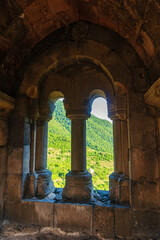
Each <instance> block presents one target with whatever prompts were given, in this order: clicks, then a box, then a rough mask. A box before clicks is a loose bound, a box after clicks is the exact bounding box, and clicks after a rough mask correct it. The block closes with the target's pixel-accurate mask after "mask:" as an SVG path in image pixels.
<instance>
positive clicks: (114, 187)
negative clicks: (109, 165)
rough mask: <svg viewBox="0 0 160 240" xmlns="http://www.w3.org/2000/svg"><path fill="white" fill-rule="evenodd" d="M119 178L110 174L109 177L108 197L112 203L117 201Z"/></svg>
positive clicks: (118, 175)
mask: <svg viewBox="0 0 160 240" xmlns="http://www.w3.org/2000/svg"><path fill="white" fill-rule="evenodd" d="M119 178H121V174H118V173H114V172H113V173H112V174H111V175H110V176H109V197H110V199H111V200H112V201H115V202H118V201H119Z"/></svg>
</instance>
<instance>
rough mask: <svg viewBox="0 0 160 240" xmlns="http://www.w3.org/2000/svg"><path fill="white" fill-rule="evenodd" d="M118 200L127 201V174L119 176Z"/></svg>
mask: <svg viewBox="0 0 160 240" xmlns="http://www.w3.org/2000/svg"><path fill="white" fill-rule="evenodd" d="M118 185H119V202H120V203H129V178H128V176H124V175H122V176H121V178H119V182H118Z"/></svg>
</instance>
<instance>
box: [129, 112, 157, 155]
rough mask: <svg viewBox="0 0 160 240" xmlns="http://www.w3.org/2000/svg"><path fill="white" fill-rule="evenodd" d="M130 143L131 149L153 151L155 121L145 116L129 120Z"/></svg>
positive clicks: (154, 146) (154, 145) (154, 144)
mask: <svg viewBox="0 0 160 240" xmlns="http://www.w3.org/2000/svg"><path fill="white" fill-rule="evenodd" d="M129 133H130V143H131V148H133V149H139V150H142V149H143V150H144V149H155V148H156V133H155V119H154V118H153V117H150V116H148V117H146V116H143V117H142V116H141V117H138V116H136V115H135V116H134V117H131V118H130V130H129Z"/></svg>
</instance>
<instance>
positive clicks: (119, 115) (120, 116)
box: [108, 107, 126, 121]
mask: <svg viewBox="0 0 160 240" xmlns="http://www.w3.org/2000/svg"><path fill="white" fill-rule="evenodd" d="M108 117H109V118H110V119H112V120H122V121H126V109H125V108H123V107H118V108H117V107H113V108H109V109H108Z"/></svg>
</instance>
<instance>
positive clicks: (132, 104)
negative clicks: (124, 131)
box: [128, 92, 147, 116]
mask: <svg viewBox="0 0 160 240" xmlns="http://www.w3.org/2000/svg"><path fill="white" fill-rule="evenodd" d="M128 100H129V113H130V116H134V115H135V114H136V115H138V116H141V115H144V114H146V113H147V110H146V107H145V102H144V94H143V93H136V92H130V93H129V94H128Z"/></svg>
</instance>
